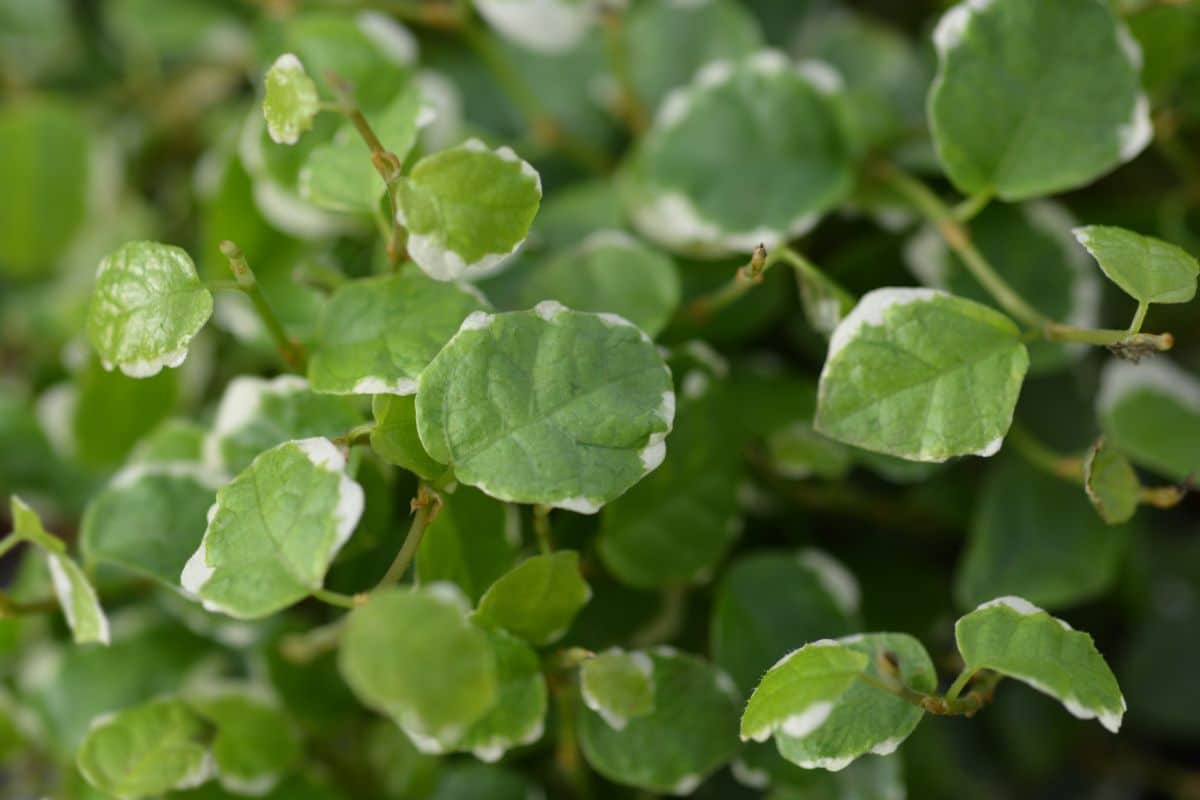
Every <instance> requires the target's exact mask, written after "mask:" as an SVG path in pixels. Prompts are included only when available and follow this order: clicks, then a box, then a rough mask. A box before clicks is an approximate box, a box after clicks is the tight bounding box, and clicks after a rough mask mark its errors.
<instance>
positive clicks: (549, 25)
mask: <svg viewBox="0 0 1200 800" xmlns="http://www.w3.org/2000/svg"><path fill="white" fill-rule="evenodd" d="M474 4H475V8H476V10H478V11H479V16H481V17H483V18H484V19H485V20H487V23H488V24H489V25H491V26H492V27H493V28H495V29H496V32H497V33H499V34H500V35H501V36H503V37H504V38H505V39H508V40H509V41H511V42H513V43H514V44H518V45H520V46H521V47H525V48H528V49H530V50H534V51H536V52H539V53H562V52H565V51H567V50H570V49H572V48H573V47H575V45H576V44H578V43H579V42H580V41H581V40H582V39H583V37H584V36H585V35H586V34H587V32H588V29H589V28H591V26H592V24H593V22H594V21H595V20H596V18H597V16H598V14H599V13H600V8H599V5H598V4H597V3H596V2H595V0H474Z"/></svg>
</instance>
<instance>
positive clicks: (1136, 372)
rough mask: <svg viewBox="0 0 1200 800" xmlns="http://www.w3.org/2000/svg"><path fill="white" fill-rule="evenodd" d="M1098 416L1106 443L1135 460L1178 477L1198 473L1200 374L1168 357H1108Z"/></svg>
mask: <svg viewBox="0 0 1200 800" xmlns="http://www.w3.org/2000/svg"><path fill="white" fill-rule="evenodd" d="M1096 416H1097V417H1098V418H1099V420H1100V427H1101V428H1103V430H1104V437H1105V440H1106V441H1107V442H1108V444H1109V445H1111V446H1112V447H1115V448H1117V449H1118V450H1120V451H1121V452H1122V453H1124V454H1125V455H1127V456H1128V457H1129V458H1130V460H1132V461H1133V462H1134V463H1136V464H1139V465H1140V466H1143V467H1146V468H1147V469H1151V470H1154V471H1155V472H1158V473H1160V474H1163V475H1166V476H1168V477H1170V478H1171V479H1173V480H1177V481H1183V480H1187V479H1188V477H1189V476H1191V475H1193V474H1195V473H1197V472H1200V450H1197V448H1196V446H1195V443H1196V442H1197V441H1200V379H1198V378H1197V377H1196V375H1195V373H1193V372H1191V371H1188V370H1184V369H1182V368H1181V367H1179V366H1177V365H1175V364H1174V363H1173V362H1171V361H1168V360H1167V358H1166V357H1165V356H1161V355H1160V356H1156V357H1155V358H1154V359H1153V360H1152V361H1143V362H1142V363H1140V364H1131V363H1129V362H1128V361H1119V360H1116V359H1113V360H1111V361H1109V363H1108V365H1107V366H1105V368H1104V372H1103V373H1101V376H1100V391H1099V393H1098V394H1097V395H1096Z"/></svg>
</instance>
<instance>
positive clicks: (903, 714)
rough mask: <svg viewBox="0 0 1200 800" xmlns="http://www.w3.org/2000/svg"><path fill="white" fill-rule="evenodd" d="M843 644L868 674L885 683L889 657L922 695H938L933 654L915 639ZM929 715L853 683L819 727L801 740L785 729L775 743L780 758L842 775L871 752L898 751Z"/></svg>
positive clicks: (891, 636) (873, 636) (878, 636)
mask: <svg viewBox="0 0 1200 800" xmlns="http://www.w3.org/2000/svg"><path fill="white" fill-rule="evenodd" d="M838 644H840V645H841V646H842V647H845V648H849V649H850V650H854V651H857V652H859V653H862V654H864V655H865V656H867V664H866V672H867V674H868V675H871V676H873V677H875V678H879V679H883V677H884V676H883V675H882V674H881V672H880V669H879V660H880V658H881V657H882V656H883V654H887V656H886V657H889V658H894V660H895V661H896V662H897V663H898V664H899V670H900V678H901V680H902V681H903V682H904V685H905V686H907V687H909V688H910V689H914V690H916V691H918V692H925V693H932V692H936V691H937V672H936V670H935V669H934V667H933V662H932V661H930V659H929V653H927V652H926V651H925V648H924V646H922V644H921V643H920V642H918V641H917V640H916V639H914V638H913V637H911V636H908V635H906V634H903V633H868V634H859V635H855V636H847V637H844V638H842V639H839V640H838ZM924 714H925V712H924V711H922V710H921V709H919V708H917V707H916V706H914V705H912V704H911V703H909V702H907V701H905V700H901V699H900V698H899V697H896V696H895V695H893V694H889V693H888V692H884V691H882V690H880V689H877V688H875V687H873V686H868V685H867V684H866V683H864V682H863V681H854V682H853V683H852V684H851V685H850V688H849V689H847V690H846V692H845V693H844V694H842V695H841V697H839V698H838V699H837V700H836V701H835V704H834V708H833V710H832V711H831V712H830V714H829V716H828V718H827V719H826V720H825V721H824V722H823V723H822V724H821V725H820V727H818V728H817V729H816V730H814V731H812V732H811V733H809V734H807V735H804V736H799V737H797V736H791V735H789V734H788V733H787V731H786V728H785V729H784V730H781V731H779V732H777V733H776V734H775V743H776V745H778V747H779V753H780V755H782V756H783V757H784V758H786V759H787V760H788V761H790V762H792V763H793V764H797V765H798V766H801V767H804V768H806V769H813V768H815V767H820V768H822V769H827V770H831V771H837V770H840V769H844V768H845V767H846V766H847V765H849V764H850V762H851V761H854V760H855V759H857V758H858V757H860V756H863V755H866V754H867V753H875V754H877V755H884V756H886V755H890V754H891V753H893V752H895V751H896V748H897V747H899V746H900V743H901V742H903V741H904V740H905V739H907V738H908V736H909V734H911V733H912V732H913V730H914V729H915V728H916V727H917V723H919V722H920V721H921V718H922V717H923V716H924Z"/></svg>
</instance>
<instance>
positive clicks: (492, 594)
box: [475, 550, 592, 647]
mask: <svg viewBox="0 0 1200 800" xmlns="http://www.w3.org/2000/svg"><path fill="white" fill-rule="evenodd" d="M591 597H592V590H591V589H589V588H588V585H587V583H586V582H584V580H583V576H582V575H580V574H579V554H578V553H576V552H573V551H571V550H562V551H560V552H557V553H553V554H551V555H539V556H533V557H532V558H527V559H526V560H524V561H522V562H521V563H520V564H518V565H517V566H515V567H513V568H512V569H511V570H509V571H508V572H507V573H506V574H504V575H501V576H500V578H499V579H498V580H497V581H496V582H495V583H493V584H492V586H491V588H490V589H488V590H487V591H486V592H484V595H483V597H482V599H480V601H479V609H478V610H477V611H476V612H475V613H476V616H477V617H478V618H479V619H480V620H483V621H485V622H488V623H491V624H493V625H496V626H499V627H501V628H503V629H505V630H507V631H508V632H509V633H511V634H514V635H516V636H520V637H521V638H522V639H525V640H526V641H528V642H529V643H530V644H532V645H534V646H535V647H543V646H545V645H548V644H550V643H551V642H554V641H556V640H558V639H561V638H562V637H563V634H565V633H566V632H567V628H569V627H570V626H571V621H572V620H573V619H575V615H576V614H578V613H579V609H581V608H583V607H584V606H585V605H586V604H587V602H588V600H590V599H591Z"/></svg>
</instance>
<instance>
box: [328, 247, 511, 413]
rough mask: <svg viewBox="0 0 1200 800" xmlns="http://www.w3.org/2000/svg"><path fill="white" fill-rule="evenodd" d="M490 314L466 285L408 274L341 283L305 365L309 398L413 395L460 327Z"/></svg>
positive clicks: (488, 306) (412, 273)
mask: <svg viewBox="0 0 1200 800" xmlns="http://www.w3.org/2000/svg"><path fill="white" fill-rule="evenodd" d="M490 308H491V306H490V304H489V303H488V302H487V301H486V300H485V299H484V298H483V296H482V295H480V294H479V293H478V292H477V291H475V290H474V288H472V287H471V286H470V285H468V284H464V283H443V282H441V281H435V280H430V279H429V278H427V277H425V276H424V275H421V274H419V273H414V272H412V271H411V270H409V271H406V272H402V273H401V274H399V275H385V276H380V277H375V278H362V279H360V280H356V281H352V282H349V283H345V284H343V285H342V286H341V287H340V288H339V289H338V290H337V292H336V293H335V294H334V295H333V297H331V298H330V300H329V302H328V303H327V304H326V306H325V309H324V311H323V312H322V314H321V322H320V325H319V326H318V329H317V345H316V347H315V348H314V350H313V353H312V357H311V358H310V359H309V363H308V379H309V381H310V382H311V383H312V387H313V391H316V392H326V393H331V394H401V395H403V394H412V393H413V392H415V391H416V390H417V377H418V376H419V375H420V374H421V370H423V369H424V368H425V367H426V365H428V364H429V362H430V360H431V359H432V358H433V357H434V356H435V355H437V353H438V351H439V350H441V349H442V346H443V345H445V344H446V342H447V341H448V340H449V339H450V337H451V336H453V335H454V333H455V331H457V330H458V327H459V325H461V324H462V321H463V319H464V318H466V317H467V315H469V314H471V313H473V312H475V311H484V310H487V309H490Z"/></svg>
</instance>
